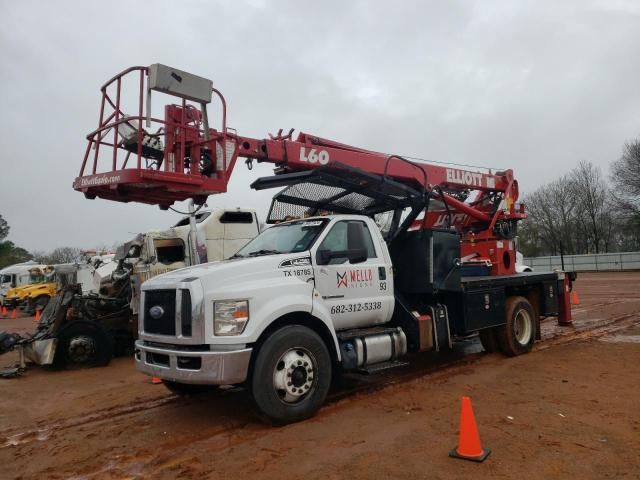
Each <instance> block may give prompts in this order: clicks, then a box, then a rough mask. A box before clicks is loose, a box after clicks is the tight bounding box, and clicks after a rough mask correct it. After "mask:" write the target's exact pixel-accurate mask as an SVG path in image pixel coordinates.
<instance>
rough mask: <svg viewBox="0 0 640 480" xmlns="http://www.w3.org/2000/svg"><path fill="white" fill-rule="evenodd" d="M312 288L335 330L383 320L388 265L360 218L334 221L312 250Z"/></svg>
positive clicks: (389, 309) (388, 305)
mask: <svg viewBox="0 0 640 480" xmlns="http://www.w3.org/2000/svg"><path fill="white" fill-rule="evenodd" d="M312 258H313V263H314V276H315V281H316V290H317V291H318V293H319V296H320V298H321V299H322V302H323V303H324V305H325V306H326V308H327V310H328V311H329V312H330V314H331V317H332V320H333V324H334V327H335V328H336V330H344V329H347V328H356V327H365V326H371V325H377V324H381V323H386V322H387V321H389V320H390V318H391V314H392V313H393V305H394V297H393V284H392V279H391V271H390V267H389V265H388V264H387V262H386V261H385V258H384V254H383V252H382V248H381V247H380V246H379V245H376V244H375V243H374V241H373V238H372V235H371V232H370V230H369V226H368V225H367V222H365V221H364V220H340V221H338V222H336V223H334V224H333V225H332V226H331V227H330V229H329V230H328V231H327V232H326V234H325V235H324V238H322V239H321V240H320V241H319V242H318V243H317V244H316V247H315V249H314V250H312Z"/></svg>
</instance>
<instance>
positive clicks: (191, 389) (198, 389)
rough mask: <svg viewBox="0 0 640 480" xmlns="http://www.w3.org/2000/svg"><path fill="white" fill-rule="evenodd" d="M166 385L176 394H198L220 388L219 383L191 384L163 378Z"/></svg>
mask: <svg viewBox="0 0 640 480" xmlns="http://www.w3.org/2000/svg"><path fill="white" fill-rule="evenodd" d="M162 383H164V386H165V387H167V389H168V390H169V391H170V392H171V393H175V394H176V395H181V396H182V395H197V394H199V393H207V392H212V391H214V390H217V389H218V386H217V385H191V384H190V383H178V382H173V381H171V380H163V381H162Z"/></svg>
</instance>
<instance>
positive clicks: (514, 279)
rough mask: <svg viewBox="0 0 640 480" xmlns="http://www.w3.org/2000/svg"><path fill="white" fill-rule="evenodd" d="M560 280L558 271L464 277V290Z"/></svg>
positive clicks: (462, 280)
mask: <svg viewBox="0 0 640 480" xmlns="http://www.w3.org/2000/svg"><path fill="white" fill-rule="evenodd" d="M554 280H558V272H522V273H514V274H513V275H500V276H477V277H462V279H461V282H462V288H463V290H465V291H466V290H469V289H473V290H475V289H478V288H486V287H517V286H527V285H533V284H539V283H541V282H551V281H554Z"/></svg>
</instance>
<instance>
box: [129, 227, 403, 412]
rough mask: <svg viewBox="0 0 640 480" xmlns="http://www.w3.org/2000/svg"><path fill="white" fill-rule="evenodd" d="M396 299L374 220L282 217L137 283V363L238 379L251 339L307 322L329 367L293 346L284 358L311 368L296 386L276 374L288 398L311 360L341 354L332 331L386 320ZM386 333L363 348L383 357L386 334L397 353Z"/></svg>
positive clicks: (152, 370)
mask: <svg viewBox="0 0 640 480" xmlns="http://www.w3.org/2000/svg"><path fill="white" fill-rule="evenodd" d="M394 301H395V300H394V295H393V277H392V272H391V258H390V256H389V251H388V249H387V247H386V245H385V242H384V241H383V239H382V236H381V234H380V231H379V230H378V228H377V226H376V225H375V223H374V221H373V220H372V219H370V218H367V217H362V216H356V215H337V216H331V217H314V218H307V219H303V220H296V221H290V222H286V223H281V224H278V225H274V226H272V227H271V228H268V229H267V230H265V231H263V232H262V233H261V234H260V235H259V236H258V237H256V238H255V239H254V240H253V241H251V242H249V243H248V244H247V245H246V246H245V247H244V248H242V249H240V251H239V252H238V253H237V254H236V255H234V256H233V257H231V258H230V259H228V260H223V261H218V262H213V263H208V264H205V265H200V266H196V267H190V268H184V269H181V270H176V271H174V272H171V273H167V274H164V275H159V276H157V277H155V278H153V279H151V280H149V281H147V282H145V283H144V284H143V285H142V304H141V311H142V312H143V315H142V321H141V322H140V328H139V340H138V341H137V342H136V364H137V367H138V369H139V370H141V371H143V372H145V373H148V374H150V375H154V376H159V377H161V378H163V379H164V380H165V381H167V382H173V384H174V385H173V386H174V388H180V387H178V386H177V385H176V384H178V385H180V384H183V385H187V384H193V385H203V384H211V385H224V384H237V383H242V382H244V381H245V380H247V378H248V376H249V366H250V362H251V359H252V352H253V350H254V347H255V345H256V344H258V343H260V342H262V341H263V340H264V338H265V335H268V333H269V332H270V331H272V330H273V328H274V326H276V325H286V324H298V325H311V324H313V328H314V330H309V329H308V330H309V332H310V333H312V334H314V335H316V333H315V332H317V331H319V332H321V335H323V336H324V337H325V339H326V340H327V341H329V345H328V347H327V346H325V345H324V343H321V345H322V346H323V348H325V350H326V351H325V352H323V353H324V355H323V358H324V359H325V360H327V361H328V364H329V366H328V367H327V365H323V366H321V365H319V364H318V362H319V359H318V358H315V356H314V355H313V354H312V353H311V348H310V347H309V349H308V350H309V352H307V353H302V351H300V349H293V350H292V351H293V352H295V353H292V354H291V359H292V361H293V360H295V361H296V362H297V361H298V360H297V359H296V357H300V358H303V359H305V361H306V362H307V363H308V364H309V365H313V366H312V367H310V370H311V372H307V374H310V376H309V375H306V374H305V375H303V374H302V373H301V370H298V376H304V380H305V382H303V383H301V384H300V385H299V386H298V387H296V386H294V385H295V382H292V385H286V383H287V382H284V385H283V386H284V393H283V392H282V391H280V393H279V394H280V395H284V398H286V399H287V401H288V402H289V403H295V400H297V399H298V398H299V397H301V396H303V395H304V394H305V393H307V388H311V385H312V379H313V375H314V372H315V371H316V369H318V368H322V369H326V368H329V369H330V368H331V361H330V360H328V359H329V358H335V359H337V360H339V359H340V356H341V353H340V346H339V342H338V338H337V333H336V332H338V331H345V330H349V329H357V328H363V327H375V326H377V325H383V324H385V323H387V322H389V320H390V319H391V316H392V314H393V310H394ZM394 332H395V330H394ZM382 335H383V336H384V335H386V337H389V335H387V334H382ZM316 336H317V335H316ZM389 339H390V340H389V341H388V342H382V343H386V347H385V345H376V350H375V351H373V352H371V354H372V355H379V356H386V357H387V358H385V360H390V359H391V357H392V356H393V355H392V347H393V346H394V345H392V342H391V340H393V341H394V342H395V343H396V344H397V353H398V354H399V353H404V352H405V351H406V340H405V339H404V334H402V332H397V334H395V335H393V338H391V337H389ZM312 343H313V342H312ZM285 353H286V352H285ZM285 356H286V355H285ZM284 363H285V364H287V361H286V360H285V361H284ZM303 364H304V362H303ZM290 370H291V368H290ZM294 371H295V368H294V369H293V370H292V371H291V372H289V373H292V374H293V373H295V372H294ZM315 375H317V373H315ZM329 378H330V377H329ZM301 381H302V379H299V380H298V383H300V382H301ZM307 384H308V385H307ZM327 386H328V383H327ZM287 387H291V388H287ZM185 389H187V388H185ZM291 389H293V390H291ZM280 390H282V389H280ZM324 395H326V391H324V392H323V393H322V394H321V397H322V399H323V398H324Z"/></svg>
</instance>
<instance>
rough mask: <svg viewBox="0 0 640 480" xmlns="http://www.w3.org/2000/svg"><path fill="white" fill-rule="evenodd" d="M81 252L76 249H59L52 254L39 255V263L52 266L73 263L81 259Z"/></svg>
mask: <svg viewBox="0 0 640 480" xmlns="http://www.w3.org/2000/svg"><path fill="white" fill-rule="evenodd" d="M81 252H82V251H81V250H80V249H79V248H75V247H58V248H55V249H53V250H52V251H51V252H50V253H48V254H44V255H39V256H38V257H36V258H37V261H39V262H41V263H48V264H51V265H54V264H58V263H71V262H75V261H76V260H78V259H79V258H80V254H81Z"/></svg>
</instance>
